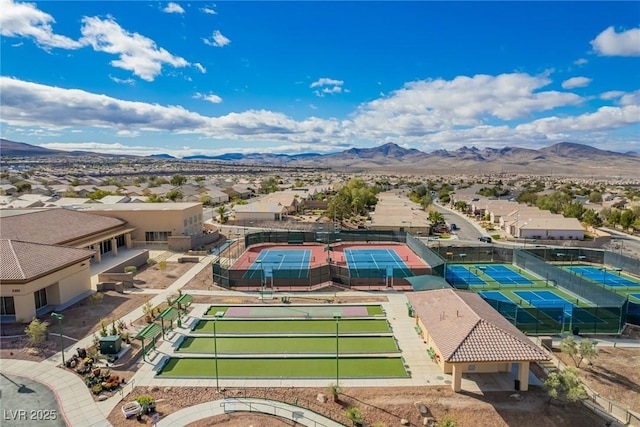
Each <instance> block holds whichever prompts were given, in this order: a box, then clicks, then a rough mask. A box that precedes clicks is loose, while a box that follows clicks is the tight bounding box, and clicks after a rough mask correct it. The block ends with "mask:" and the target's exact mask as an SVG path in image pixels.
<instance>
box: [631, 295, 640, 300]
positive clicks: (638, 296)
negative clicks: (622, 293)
mask: <svg viewBox="0 0 640 427" xmlns="http://www.w3.org/2000/svg"><path fill="white" fill-rule="evenodd" d="M629 296H630V297H632V298H635V299H637V300H638V301H640V294H629Z"/></svg>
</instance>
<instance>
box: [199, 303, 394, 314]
mask: <svg viewBox="0 0 640 427" xmlns="http://www.w3.org/2000/svg"><path fill="white" fill-rule="evenodd" d="M244 307H249V308H251V311H252V314H251V315H252V316H256V317H270V316H272V315H273V314H274V312H275V313H278V312H282V313H284V314H287V313H291V314H296V315H298V313H303V312H308V313H310V314H311V315H312V316H313V315H314V312H317V315H319V316H322V315H323V314H326V313H327V312H328V313H329V315H331V314H333V313H334V312H336V311H337V312H339V313H340V312H342V307H341V306H332V305H322V306H310V305H304V306H301V305H282V306H278V305H271V306H260V305H255V306H244ZM361 307H366V309H367V315H368V316H383V315H384V311H383V310H382V306H380V305H363V306H361ZM229 308H230V307H229V306H221V305H214V306H211V307H209V309H208V310H207V312H206V314H205V315H206V316H213V315H215V314H216V313H218V312H223V313H226V312H227V310H228V309H229ZM297 310H299V312H298V313H294V312H295V311H297ZM261 312H263V313H261ZM329 317H331V316H329ZM343 317H346V316H344V314H343Z"/></svg>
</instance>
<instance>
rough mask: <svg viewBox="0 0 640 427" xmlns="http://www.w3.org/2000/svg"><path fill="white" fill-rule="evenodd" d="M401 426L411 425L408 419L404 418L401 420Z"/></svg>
mask: <svg viewBox="0 0 640 427" xmlns="http://www.w3.org/2000/svg"><path fill="white" fill-rule="evenodd" d="M400 424H402V425H403V426H408V425H409V420H408V419H406V418H403V419H401V420H400Z"/></svg>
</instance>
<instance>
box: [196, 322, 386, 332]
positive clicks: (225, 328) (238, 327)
mask: <svg viewBox="0 0 640 427" xmlns="http://www.w3.org/2000/svg"><path fill="white" fill-rule="evenodd" d="M213 323H214V320H199V321H198V323H196V325H195V326H194V328H193V331H194V332H204V333H213ZM338 327H339V330H340V333H368V332H391V329H390V327H389V323H388V322H387V320H386V319H342V320H340V322H339V325H338ZM335 332H336V321H335V320H333V319H310V320H303V319H296V320H291V319H286V320H285V319H275V320H271V319H269V320H265V319H256V320H232V319H220V320H218V321H217V323H216V333H218V334H250V333H255V334H264V333H272V334H288V333H300V334H303V333H308V334H313V333H332V334H335Z"/></svg>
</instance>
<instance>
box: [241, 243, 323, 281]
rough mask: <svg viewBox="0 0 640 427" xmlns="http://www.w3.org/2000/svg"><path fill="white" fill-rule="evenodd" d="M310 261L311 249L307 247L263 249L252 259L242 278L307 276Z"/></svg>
mask: <svg viewBox="0 0 640 427" xmlns="http://www.w3.org/2000/svg"><path fill="white" fill-rule="evenodd" d="M310 261H311V251H310V250H308V249H265V250H263V251H261V252H260V254H259V255H258V257H257V258H256V259H255V261H253V263H252V264H251V266H250V267H249V270H248V271H247V272H246V273H245V275H244V278H245V279H259V278H264V279H269V278H271V277H276V278H277V277H289V278H303V277H308V276H309V262H310ZM278 272H280V274H278Z"/></svg>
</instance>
